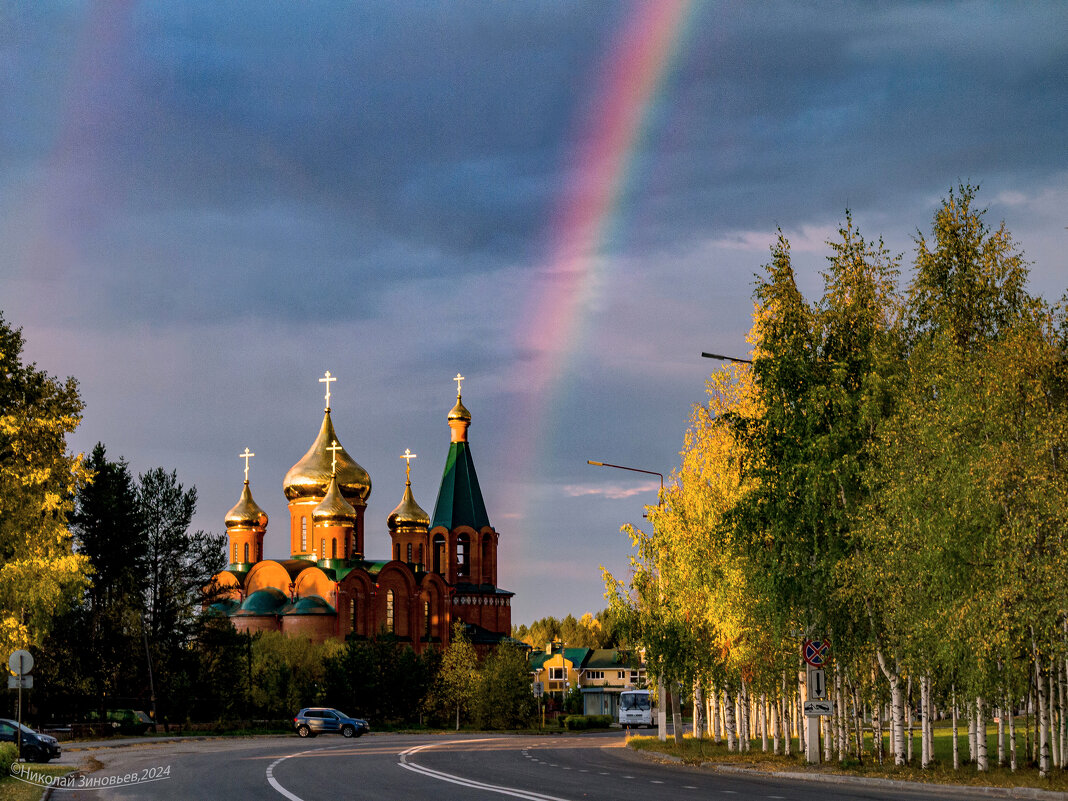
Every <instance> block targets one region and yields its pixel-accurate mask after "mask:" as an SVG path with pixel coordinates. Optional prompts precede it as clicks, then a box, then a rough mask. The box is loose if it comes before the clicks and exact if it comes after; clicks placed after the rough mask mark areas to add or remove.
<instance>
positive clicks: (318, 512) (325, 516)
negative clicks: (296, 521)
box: [312, 476, 356, 525]
mask: <svg viewBox="0 0 1068 801" xmlns="http://www.w3.org/2000/svg"><path fill="white" fill-rule="evenodd" d="M312 522H313V523H316V524H320V523H321V524H324V525H328V524H330V523H348V524H349V525H353V524H355V522H356V510H355V509H354V508H352V504H351V503H349V502H348V501H346V500H345V496H343V495H342V494H341V490H340V489H339V488H338V486H337V478H336V477H335V476H330V485H329V486H328V487H327V488H326V495H325V496H324V497H323V500H322V502H320V504H319V505H318V506H316V507H315V511H313V512H312Z"/></svg>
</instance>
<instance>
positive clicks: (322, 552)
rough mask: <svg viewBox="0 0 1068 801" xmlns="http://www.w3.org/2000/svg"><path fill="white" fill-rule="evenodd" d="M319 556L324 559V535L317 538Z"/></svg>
mask: <svg viewBox="0 0 1068 801" xmlns="http://www.w3.org/2000/svg"><path fill="white" fill-rule="evenodd" d="M319 558H320V559H326V537H323V538H321V539H320V540H319Z"/></svg>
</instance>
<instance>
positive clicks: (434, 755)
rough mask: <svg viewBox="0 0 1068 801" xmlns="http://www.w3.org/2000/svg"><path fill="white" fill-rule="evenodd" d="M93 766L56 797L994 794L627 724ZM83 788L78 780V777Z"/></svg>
mask: <svg viewBox="0 0 1068 801" xmlns="http://www.w3.org/2000/svg"><path fill="white" fill-rule="evenodd" d="M61 762H64V763H67V764H77V765H82V764H86V766H87V768H88V769H90V770H91V772H87V773H85V778H84V779H79V780H77V781H76V782H75V785H76V786H75V787H74V788H71V789H59V790H55V791H53V795H52V799H53V801H56V800H57V799H58V800H59V801H109V799H122V800H123V801H131V800H132V799H168V801H169V800H170V799H174V800H175V801H184V800H185V799H189V801H211V800H212V799H225V801H246V800H247V801H253V799H255V800H256V801H263V800H265V801H283V799H284V801H338V799H345V800H346V801H349V800H358V801H378V800H381V801H398V799H430V800H431V801H480V800H481V799H496V800H497V801H499V800H500V799H502V798H521V799H527V801H586V800H588V801H651V800H653V799H694V801H697V799H702V800H703V799H708V798H717V799H718V798H723V799H728V798H730V799H738V800H739V801H741V799H762V800H763V799H782V801H828V800H833V801H847V800H849V799H886V800H887V801H895V800H896V799H901V800H902V801H904V799H929V798H939V799H970V798H989V797H990V796H989V795H985V794H980V793H976V792H975V791H971V790H966V789H963V788H961V789H957V788H946V787H937V788H936V787H923V786H916V785H912V786H909V787H907V788H902V787H889V786H886V785H872V784H862V783H855V782H853V783H825V782H812V781H802V780H794V779H783V778H778V777H771V776H765V775H757V774H739V773H717V772H714V771H712V770H709V769H700V768H687V767H683V766H680V765H664V764H660V763H656V762H650V761H648V760H646V759H645V758H644V757H641V756H639V755H636V754H634V753H632V752H630V751H629V750H628V749H626V748H625V747H624V745H623V735H622V734H620V733H618V732H613V733H609V734H595V735H582V736H545V737H532V736H508V735H459V736H455V735H436V736H427V735H418V736H416V735H372V736H367V737H362V738H360V739H357V740H344V739H342V738H341V737H337V736H322V737H317V738H314V739H311V740H300V739H297V738H296V737H295V736H293V737H257V738H248V739H240V740H230V739H218V740H204V741H195V742H186V741H181V742H167V743H153V744H147V745H135V746H129V747H123V748H101V749H91V750H84V751H70V750H67V751H66V752H65V753H64V756H63V758H62V760H61ZM79 784H80V785H82V786H80V787H79V786H77V785H79Z"/></svg>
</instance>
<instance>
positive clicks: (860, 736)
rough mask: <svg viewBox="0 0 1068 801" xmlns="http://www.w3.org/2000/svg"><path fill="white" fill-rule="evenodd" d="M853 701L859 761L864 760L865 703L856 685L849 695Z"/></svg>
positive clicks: (854, 736) (855, 737)
mask: <svg viewBox="0 0 1068 801" xmlns="http://www.w3.org/2000/svg"><path fill="white" fill-rule="evenodd" d="M849 697H850V698H851V699H852V701H853V741H854V743H855V744H856V746H857V762H859V763H861V764H863V762H864V705H863V704H861V703H860V690H859V689H858V688H856V687H854V688H853V692H852V693H851V694H850V696H849Z"/></svg>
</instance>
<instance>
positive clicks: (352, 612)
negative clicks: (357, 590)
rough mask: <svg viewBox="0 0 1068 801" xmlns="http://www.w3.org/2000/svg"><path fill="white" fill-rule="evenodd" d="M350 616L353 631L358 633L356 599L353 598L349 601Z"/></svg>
mask: <svg viewBox="0 0 1068 801" xmlns="http://www.w3.org/2000/svg"><path fill="white" fill-rule="evenodd" d="M349 616H350V618H351V623H352V626H351V628H352V630H353V631H356V599H355V598H353V599H352V600H351V601H349Z"/></svg>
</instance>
